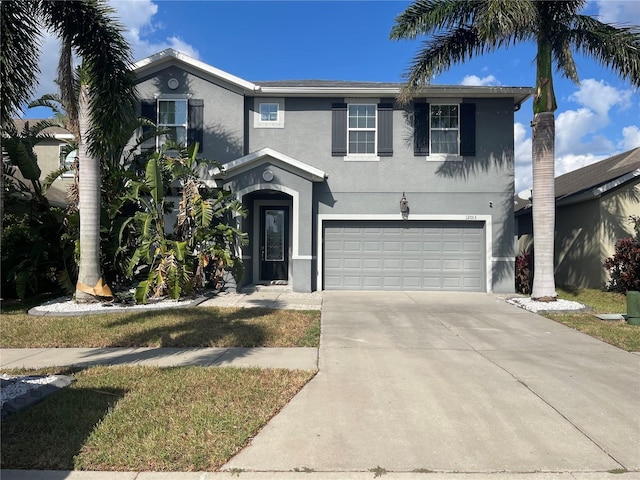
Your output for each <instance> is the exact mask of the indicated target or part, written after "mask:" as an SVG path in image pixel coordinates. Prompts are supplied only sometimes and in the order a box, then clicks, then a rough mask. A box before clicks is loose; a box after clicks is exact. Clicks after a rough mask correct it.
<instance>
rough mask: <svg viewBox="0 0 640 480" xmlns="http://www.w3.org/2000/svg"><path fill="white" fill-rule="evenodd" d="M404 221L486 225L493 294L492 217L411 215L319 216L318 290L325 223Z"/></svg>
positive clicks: (488, 277)
mask: <svg viewBox="0 0 640 480" xmlns="http://www.w3.org/2000/svg"><path fill="white" fill-rule="evenodd" d="M398 220H400V221H403V222H407V223H409V224H410V223H411V222H421V221H456V222H460V221H463V222H478V223H483V224H484V231H485V249H486V251H485V284H486V291H487V292H489V293H491V292H492V291H493V288H492V279H491V272H492V270H493V269H492V265H493V261H494V260H495V259H494V258H493V257H492V255H491V254H492V251H493V248H492V241H493V232H492V228H491V225H492V221H491V220H492V218H491V215H472V214H469V215H411V217H410V218H409V219H408V220H402V217H401V216H400V214H397V215H353V214H344V215H341V214H324V215H322V214H321V215H318V225H317V230H316V232H317V235H318V238H317V244H316V245H317V257H316V258H317V259H318V265H317V267H318V268H317V272H316V274H317V279H316V281H317V283H316V285H318V289H321V288H323V287H322V286H323V277H324V258H323V256H324V251H323V236H324V228H325V222H330V221H398Z"/></svg>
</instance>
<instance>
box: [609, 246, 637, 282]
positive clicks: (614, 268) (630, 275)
mask: <svg viewBox="0 0 640 480" xmlns="http://www.w3.org/2000/svg"><path fill="white" fill-rule="evenodd" d="M604 266H605V268H606V269H607V271H608V272H609V274H610V275H611V281H610V282H609V285H607V289H608V290H610V291H613V292H621V293H626V292H627V291H629V290H639V291H640V243H638V240H636V239H635V238H631V237H629V238H622V239H620V240H618V241H617V242H616V249H615V253H614V254H613V257H609V258H607V259H606V260H605V262H604Z"/></svg>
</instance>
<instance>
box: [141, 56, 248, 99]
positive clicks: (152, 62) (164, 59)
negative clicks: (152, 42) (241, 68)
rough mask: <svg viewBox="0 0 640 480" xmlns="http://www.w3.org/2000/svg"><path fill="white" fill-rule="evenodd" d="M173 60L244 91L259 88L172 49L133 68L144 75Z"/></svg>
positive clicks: (144, 60)
mask: <svg viewBox="0 0 640 480" xmlns="http://www.w3.org/2000/svg"><path fill="white" fill-rule="evenodd" d="M172 59H176V60H179V61H181V62H183V63H185V64H187V65H189V66H191V67H193V68H195V69H198V70H201V71H203V72H205V73H208V74H209V75H212V76H214V77H218V78H220V79H222V80H224V81H226V82H229V83H231V84H233V85H236V86H238V87H240V88H243V89H244V90H248V91H250V92H253V91H255V90H257V88H258V87H257V85H255V84H254V83H252V82H249V81H247V80H244V79H242V78H240V77H236V76H235V75H231V74H230V73H227V72H225V71H223V70H220V69H219V68H216V67H212V66H211V65H209V64H207V63H204V62H201V61H200V60H196V59H195V58H192V57H190V56H188V55H185V54H184V53H180V52H178V51H176V50H173V49H171V48H168V49H167V50H163V51H162V52H160V53H156V54H154V55H151V56H150V57H147V58H145V59H142V60H140V61H139V62H136V63H134V64H133V66H132V67H131V68H132V69H133V71H134V72H136V73H143V72H144V71H145V70H148V69H149V68H152V67H153V66H155V65H159V64H162V63H165V62H167V61H170V60H172Z"/></svg>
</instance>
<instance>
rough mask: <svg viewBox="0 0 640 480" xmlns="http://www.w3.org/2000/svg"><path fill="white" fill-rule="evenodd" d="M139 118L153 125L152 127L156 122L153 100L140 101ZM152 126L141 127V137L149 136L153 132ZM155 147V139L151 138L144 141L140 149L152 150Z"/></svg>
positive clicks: (154, 101)
mask: <svg viewBox="0 0 640 480" xmlns="http://www.w3.org/2000/svg"><path fill="white" fill-rule="evenodd" d="M140 116H141V117H142V118H146V119H147V120H150V121H151V122H153V123H154V125H155V124H156V123H157V122H158V118H157V109H156V100H155V98H150V99H144V100H141V101H140ZM153 128H154V127H152V126H146V125H143V127H142V136H146V135H149V134H150V133H151V132H152V131H153ZM155 146H156V142H155V138H151V139H149V140H146V141H145V142H143V143H142V144H141V148H142V149H144V150H146V149H154V148H155Z"/></svg>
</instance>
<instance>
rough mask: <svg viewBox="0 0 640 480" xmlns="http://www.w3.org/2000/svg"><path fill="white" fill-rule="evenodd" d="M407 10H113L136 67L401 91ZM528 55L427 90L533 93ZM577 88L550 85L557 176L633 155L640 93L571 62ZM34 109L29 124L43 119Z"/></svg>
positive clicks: (168, 6) (479, 63)
mask: <svg viewBox="0 0 640 480" xmlns="http://www.w3.org/2000/svg"><path fill="white" fill-rule="evenodd" d="M410 3H411V2H407V1H401V0H394V1H382V0H380V1H376V0H361V1H340V0H334V1H304V0H299V1H272V0H263V1H251V2H250V1H211V0H206V1H205V0H201V1H189V0H183V1H168V0H155V1H153V0H111V1H110V4H111V5H112V7H113V8H114V9H115V10H116V16H117V17H118V18H119V19H120V22H121V23H122V24H123V26H124V27H125V29H126V31H127V32H126V36H127V39H128V40H129V42H130V44H131V46H132V49H133V54H134V59H135V60H140V59H142V58H145V57H147V56H149V55H152V54H153V53H156V52H158V51H161V50H163V49H165V48H169V47H171V48H174V49H176V50H179V51H181V52H183V53H186V54H187V55H190V56H192V57H194V58H197V59H199V60H201V61H204V62H206V63H208V64H210V65H213V66H215V67H217V68H219V69H222V70H224V71H227V72H228V73H231V74H233V75H236V76H239V77H241V78H244V79H246V80H250V81H259V80H289V79H334V80H362V81H385V82H386V81H391V82H394V81H402V74H403V73H404V72H405V71H406V70H407V68H408V67H409V65H410V62H411V60H412V58H413V56H414V54H415V53H416V51H417V50H418V48H419V47H420V43H421V41H420V40H414V41H401V42H392V41H390V40H389V32H390V30H391V27H392V25H393V23H394V19H395V17H396V15H398V14H399V13H401V12H402V11H403V10H404V9H405V8H406V7H407V6H408V5H410ZM584 13H588V14H591V15H597V16H599V18H600V19H601V20H603V21H607V22H610V23H616V24H620V23H626V24H635V25H640V1H637V0H599V1H591V2H589V4H588V6H587V9H586V10H585V12H584ZM57 48H58V47H57V42H56V41H55V39H53V37H46V38H45V40H44V42H43V52H42V55H41V69H42V76H41V82H40V86H39V88H38V91H37V96H39V95H42V94H44V93H49V92H53V91H55V85H54V84H53V78H54V77H55V68H56V62H57ZM534 56H535V50H534V48H533V45H522V46H519V47H516V48H510V49H508V50H502V51H500V52H498V53H494V54H490V55H484V56H480V57H477V58H474V59H473V60H471V61H469V62H467V63H465V64H463V65H459V66H456V67H453V68H451V69H450V70H448V71H447V72H445V73H444V74H442V75H440V76H438V77H437V78H435V79H434V80H433V83H434V84H454V85H456V84H463V83H467V84H475V85H502V86H533V84H534V82H535V67H534V64H533V61H534ZM576 59H577V62H578V73H579V75H580V79H581V85H575V84H573V83H572V82H570V81H568V80H566V79H563V78H561V77H560V76H559V75H556V77H555V79H554V80H555V87H556V95H557V97H558V103H559V108H558V110H557V112H556V158H557V160H556V174H557V175H559V174H562V173H565V172H567V171H571V170H574V169H576V168H579V167H581V166H584V165H586V164H588V163H592V162H594V161H597V160H601V159H603V158H606V157H609V156H611V155H613V154H615V153H620V152H623V151H626V150H629V149H631V148H635V147H638V146H640V92H639V91H638V90H637V89H634V88H633V87H632V86H631V85H630V83H628V82H623V81H621V80H620V79H618V78H617V77H616V76H615V75H613V74H612V73H611V72H610V71H608V70H607V69H605V68H604V67H601V66H599V65H597V64H595V63H594V62H592V61H591V60H589V59H584V58H582V57H580V56H577V57H576ZM43 114H44V113H43V112H42V111H39V110H38V109H36V110H34V111H30V112H27V114H26V116H27V117H30V118H37V117H42V116H43ZM531 118H532V104H531V100H529V101H528V102H527V103H525V104H524V105H523V107H522V109H521V110H520V111H519V112H517V113H516V118H515V124H514V130H515V148H516V192H517V191H519V190H521V189H524V188H526V187H528V186H530V184H531V128H530V126H529V124H530V121H531Z"/></svg>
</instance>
